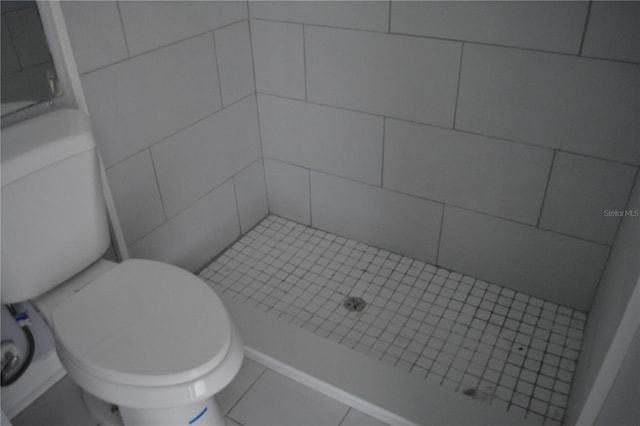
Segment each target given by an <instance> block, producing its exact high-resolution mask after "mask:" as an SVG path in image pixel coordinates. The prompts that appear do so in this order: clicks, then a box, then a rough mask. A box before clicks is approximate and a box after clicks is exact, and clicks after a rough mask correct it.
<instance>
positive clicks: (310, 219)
mask: <svg viewBox="0 0 640 426" xmlns="http://www.w3.org/2000/svg"><path fill="white" fill-rule="evenodd" d="M307 173H308V174H309V225H311V224H312V223H313V212H312V209H311V205H312V203H311V169H307Z"/></svg>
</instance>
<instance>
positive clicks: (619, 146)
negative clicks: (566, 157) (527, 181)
mask: <svg viewBox="0 0 640 426" xmlns="http://www.w3.org/2000/svg"><path fill="white" fill-rule="evenodd" d="M639 93H640V68H639V67H638V66H636V65H630V64H621V63H612V62H606V61H601V60H594V59H585V58H578V57H572V56H566V55H558V54H552V53H541V52H531V51H524V50H516V49H509V48H501V47H492V46H481V45H473V44H470V45H465V48H464V58H463V61H462V75H461V77H460V94H459V98H458V108H457V113H456V123H455V127H456V128H457V129H462V130H469V131H472V132H478V133H481V134H485V135H491V136H498V137H503V138H507V139H512V140H516V141H521V142H528V143H532V144H535V145H541V146H547V147H554V148H562V149H563V150H566V151H571V152H576V153H580V154H587V155H592V156H596V157H601V158H606V159H610V160H617V161H622V162H628V163H633V164H638V163H640V144H638V134H640V120H638V116H640V103H639V102H638V94H639Z"/></svg>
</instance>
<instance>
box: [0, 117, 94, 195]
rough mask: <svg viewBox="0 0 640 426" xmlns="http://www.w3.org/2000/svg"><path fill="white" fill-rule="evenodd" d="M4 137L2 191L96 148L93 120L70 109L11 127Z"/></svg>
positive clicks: (3, 133) (4, 131)
mask: <svg viewBox="0 0 640 426" xmlns="http://www.w3.org/2000/svg"><path fill="white" fill-rule="evenodd" d="M0 136H1V140H2V151H1V153H2V167H1V168H2V187H5V186H7V185H9V184H10V183H12V182H14V181H16V180H18V179H20V178H22V177H24V176H26V175H28V174H31V173H33V172H36V171H38V170H40V169H43V168H45V167H47V166H50V165H52V164H55V163H57V162H59V161H62V160H64V159H66V158H69V157H73V156H74V155H77V154H80V153H82V152H85V151H88V150H91V149H93V148H94V147H95V141H94V138H93V135H92V133H91V123H90V121H89V117H87V116H86V115H85V114H83V113H82V112H80V111H77V110H74V109H69V108H63V109H58V110H55V111H52V112H49V113H47V114H43V115H40V116H38V117H34V118H31V119H29V120H25V121H22V122H20V123H17V124H14V125H12V126H9V127H7V128H5V129H2V133H1V135H0Z"/></svg>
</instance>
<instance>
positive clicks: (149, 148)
mask: <svg viewBox="0 0 640 426" xmlns="http://www.w3.org/2000/svg"><path fill="white" fill-rule="evenodd" d="M145 149H146V150H148V151H149V158H150V159H151V167H152V168H153V177H154V178H155V180H156V188H157V189H158V195H159V196H160V205H162V213H164V222H162V223H161V224H160V225H158V226H161V225H162V224H164V223H167V221H168V220H169V215H167V208H166V207H165V205H164V197H162V190H161V189H160V179H158V172H157V171H156V162H155V160H154V159H153V152H152V151H151V147H147V148H145ZM129 158H131V157H129ZM156 228H157V227H156ZM156 228H154V229H156ZM154 229H152V230H151V231H149V233H151V232H153V230H154ZM146 235H148V234H145V235H144V236H142V237H140V239H139V240H141V239H142V238H144V237H145V236H146ZM139 240H136V241H139ZM131 245H133V243H132V244H131Z"/></svg>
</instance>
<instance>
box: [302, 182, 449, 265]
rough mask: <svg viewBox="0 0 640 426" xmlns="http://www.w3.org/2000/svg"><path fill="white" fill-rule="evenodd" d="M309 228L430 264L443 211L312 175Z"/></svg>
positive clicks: (432, 205)
mask: <svg viewBox="0 0 640 426" xmlns="http://www.w3.org/2000/svg"><path fill="white" fill-rule="evenodd" d="M311 219H312V222H311V225H312V226H314V227H316V228H319V229H324V230H327V231H329V232H334V233H336V234H339V235H344V236H347V237H349V238H353V239H356V240H358V241H362V242H365V243H368V244H373V245H375V246H378V247H382V248H384V249H386V250H390V251H392V252H396V253H401V254H404V255H407V256H411V257H414V258H416V259H420V260H423V261H427V262H432V263H435V261H436V256H437V251H438V235H439V232H440V221H441V219H442V205H441V204H439V203H434V202H432V201H427V200H422V199H419V198H415V197H410V196H408V195H403V194H399V193H397V192H393V191H388V190H385V189H382V188H377V187H373V186H370V185H365V184H362V183H358V182H354V181H350V180H347V179H342V178H339V177H335V176H330V175H326V174H324V173H318V172H314V171H312V172H311Z"/></svg>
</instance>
